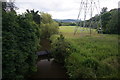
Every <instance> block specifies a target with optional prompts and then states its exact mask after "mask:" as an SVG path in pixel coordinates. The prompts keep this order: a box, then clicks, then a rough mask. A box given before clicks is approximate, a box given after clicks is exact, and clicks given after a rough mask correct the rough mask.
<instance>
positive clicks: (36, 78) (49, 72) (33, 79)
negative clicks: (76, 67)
mask: <svg viewBox="0 0 120 80" xmlns="http://www.w3.org/2000/svg"><path fill="white" fill-rule="evenodd" d="M37 68H38V70H37V72H35V73H33V74H32V75H31V76H30V77H29V80H41V79H42V78H59V79H62V80H66V79H68V76H67V74H66V69H65V68H64V67H63V65H61V64H59V63H56V62H55V61H54V59H50V61H48V60H47V59H43V60H40V61H38V63H37Z"/></svg>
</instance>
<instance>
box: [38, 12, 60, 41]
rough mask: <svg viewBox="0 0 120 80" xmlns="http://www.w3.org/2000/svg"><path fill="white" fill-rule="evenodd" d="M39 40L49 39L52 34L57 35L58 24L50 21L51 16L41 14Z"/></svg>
mask: <svg viewBox="0 0 120 80" xmlns="http://www.w3.org/2000/svg"><path fill="white" fill-rule="evenodd" d="M40 14H41V18H42V20H41V25H40V26H41V38H45V39H47V38H48V39H49V38H50V37H51V36H52V35H53V34H57V33H58V24H57V23H56V22H55V21H53V20H52V18H51V15H50V14H48V13H43V12H41V13H40Z"/></svg>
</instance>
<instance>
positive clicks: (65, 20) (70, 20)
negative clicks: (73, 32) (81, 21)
mask: <svg viewBox="0 0 120 80" xmlns="http://www.w3.org/2000/svg"><path fill="white" fill-rule="evenodd" d="M53 20H55V21H57V22H66V23H67V22H76V21H77V19H53Z"/></svg>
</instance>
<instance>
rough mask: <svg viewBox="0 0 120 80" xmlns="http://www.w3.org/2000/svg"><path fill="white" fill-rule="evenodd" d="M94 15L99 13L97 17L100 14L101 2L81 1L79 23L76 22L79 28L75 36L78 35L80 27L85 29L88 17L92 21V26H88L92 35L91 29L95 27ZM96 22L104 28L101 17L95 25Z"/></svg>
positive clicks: (96, 0) (97, 0) (92, 0)
mask: <svg viewBox="0 0 120 80" xmlns="http://www.w3.org/2000/svg"><path fill="white" fill-rule="evenodd" d="M94 13H97V15H99V14H100V2H99V0H81V2H80V8H79V13H78V17H77V22H76V23H77V27H76V28H75V30H74V35H75V34H76V32H77V30H78V28H79V27H83V28H84V27H86V20H87V18H88V17H89V19H90V24H89V25H87V26H88V27H89V30H90V34H91V28H92V27H93V19H92V17H93V16H95V14H94ZM81 20H83V21H81ZM82 22H83V23H82ZM95 22H98V23H97V24H98V25H100V28H102V25H101V16H100V17H99V21H95V20H94V23H95Z"/></svg>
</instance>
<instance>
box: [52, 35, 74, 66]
mask: <svg viewBox="0 0 120 80" xmlns="http://www.w3.org/2000/svg"><path fill="white" fill-rule="evenodd" d="M74 50H75V49H73V47H72V46H71V45H70V43H69V42H67V41H66V40H65V38H64V36H63V35H62V34H61V35H60V37H58V38H57V40H56V41H55V42H54V43H52V55H53V57H54V59H55V61H56V62H58V63H62V64H64V63H65V59H66V58H67V57H68V56H69V55H70V54H71V53H72V52H73V51H74Z"/></svg>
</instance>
